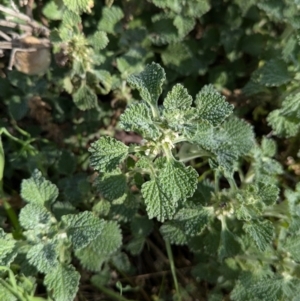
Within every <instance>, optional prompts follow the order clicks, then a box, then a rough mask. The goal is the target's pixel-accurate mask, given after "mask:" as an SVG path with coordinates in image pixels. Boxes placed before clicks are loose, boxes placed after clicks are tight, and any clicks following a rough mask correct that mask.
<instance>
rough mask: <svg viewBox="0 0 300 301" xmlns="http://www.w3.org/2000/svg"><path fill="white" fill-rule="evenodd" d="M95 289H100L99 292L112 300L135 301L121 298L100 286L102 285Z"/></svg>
mask: <svg viewBox="0 0 300 301" xmlns="http://www.w3.org/2000/svg"><path fill="white" fill-rule="evenodd" d="M97 288H99V289H100V291H102V292H103V293H104V294H105V295H107V296H109V297H111V298H113V299H114V300H118V301H136V300H130V299H126V298H124V297H122V296H120V295H119V294H117V293H115V292H113V291H112V290H110V289H108V288H106V287H104V286H102V285H97Z"/></svg>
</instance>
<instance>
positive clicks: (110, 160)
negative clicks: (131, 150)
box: [89, 137, 128, 172]
mask: <svg viewBox="0 0 300 301" xmlns="http://www.w3.org/2000/svg"><path fill="white" fill-rule="evenodd" d="M89 152H90V153H91V158H90V164H91V166H92V167H93V168H94V169H95V170H98V171H100V172H112V171H113V170H115V169H116V168H117V166H118V165H119V164H120V163H121V162H122V161H123V160H125V158H126V157H127V156H128V146H126V145H125V144H123V143H122V142H120V141H118V140H116V139H114V138H112V137H101V138H100V139H99V140H98V141H95V142H94V143H92V144H91V146H90V148H89Z"/></svg>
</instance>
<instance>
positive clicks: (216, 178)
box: [214, 170, 220, 192]
mask: <svg viewBox="0 0 300 301" xmlns="http://www.w3.org/2000/svg"><path fill="white" fill-rule="evenodd" d="M214 176H215V192H219V190H220V187H219V172H218V171H217V170H216V171H215V172H214Z"/></svg>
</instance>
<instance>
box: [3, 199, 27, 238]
mask: <svg viewBox="0 0 300 301" xmlns="http://www.w3.org/2000/svg"><path fill="white" fill-rule="evenodd" d="M3 205H4V209H5V211H6V214H7V216H8V218H9V220H10V222H11V223H12V225H13V227H14V228H15V231H14V238H16V239H17V238H21V237H22V229H21V226H20V224H19V220H18V217H17V215H16V213H15V211H14V209H13V208H12V207H11V205H10V204H9V202H8V201H7V200H6V199H5V198H3Z"/></svg>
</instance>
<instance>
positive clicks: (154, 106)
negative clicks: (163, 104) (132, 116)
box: [149, 103, 159, 119]
mask: <svg viewBox="0 0 300 301" xmlns="http://www.w3.org/2000/svg"><path fill="white" fill-rule="evenodd" d="M149 105H150V108H151V111H152V115H153V118H154V119H156V118H158V117H159V111H158V108H157V106H156V105H153V104H152V103H149Z"/></svg>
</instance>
